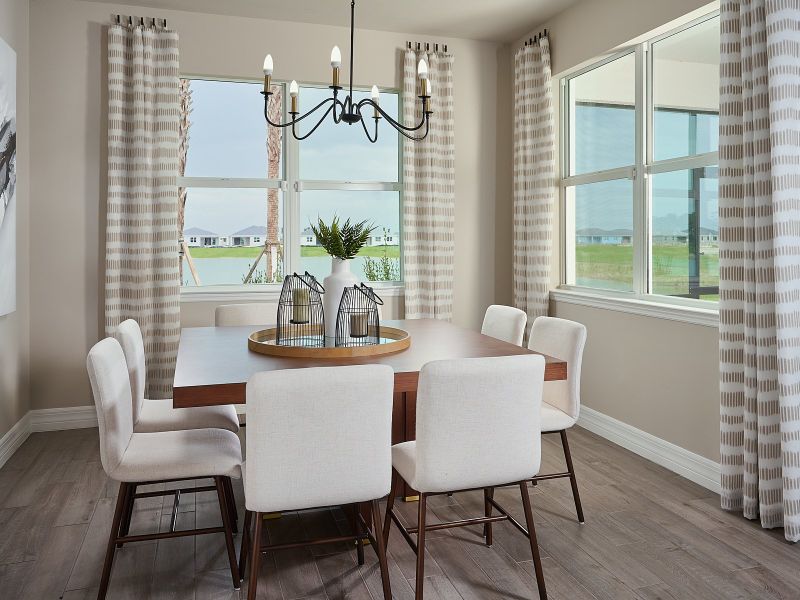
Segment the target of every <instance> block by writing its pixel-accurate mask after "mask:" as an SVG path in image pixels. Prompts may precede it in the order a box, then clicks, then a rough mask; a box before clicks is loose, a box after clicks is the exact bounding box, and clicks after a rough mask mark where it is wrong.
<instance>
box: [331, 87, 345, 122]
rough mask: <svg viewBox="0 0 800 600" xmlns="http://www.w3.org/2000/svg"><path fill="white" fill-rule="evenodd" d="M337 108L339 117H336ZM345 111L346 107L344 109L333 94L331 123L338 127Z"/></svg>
mask: <svg viewBox="0 0 800 600" xmlns="http://www.w3.org/2000/svg"><path fill="white" fill-rule="evenodd" d="M345 100H346V99H345ZM337 106H338V107H339V108H341V112H340V113H339V116H338V117H337V116H336V107H337ZM346 110H347V107H345V105H344V102H342V101H341V100H339V99H338V98H337V97H336V95H335V94H334V96H333V122H334V123H336V124H337V125H338V124H339V123H341V122H342V115H343V114H344V113H345V111H346Z"/></svg>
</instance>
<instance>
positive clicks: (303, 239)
mask: <svg viewBox="0 0 800 600" xmlns="http://www.w3.org/2000/svg"><path fill="white" fill-rule="evenodd" d="M300 245H301V246H319V243H318V242H317V236H315V235H314V230H313V229H311V227H306V228H305V229H303V231H301V232H300Z"/></svg>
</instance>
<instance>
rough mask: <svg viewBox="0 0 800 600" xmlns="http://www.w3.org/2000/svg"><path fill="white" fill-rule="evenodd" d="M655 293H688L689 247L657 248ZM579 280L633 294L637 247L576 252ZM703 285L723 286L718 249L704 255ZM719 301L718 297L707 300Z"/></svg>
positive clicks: (597, 246) (594, 247)
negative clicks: (634, 263) (720, 276)
mask: <svg viewBox="0 0 800 600" xmlns="http://www.w3.org/2000/svg"><path fill="white" fill-rule="evenodd" d="M652 271H653V293H655V294H665V295H674V294H685V293H687V292H688V289H689V288H688V274H689V249H688V247H686V246H653V265H652ZM575 277H576V280H577V283H578V284H579V285H590V286H592V287H605V288H608V289H614V290H630V289H631V287H632V285H633V247H632V246H610V245H604V244H591V245H580V246H577V247H576V248H575ZM700 284H701V285H703V286H718V285H719V256H718V254H717V249H716V248H705V249H703V254H701V255H700ZM704 299H707V300H716V299H717V298H716V296H713V297H712V296H708V297H704Z"/></svg>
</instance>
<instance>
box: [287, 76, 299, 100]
mask: <svg viewBox="0 0 800 600" xmlns="http://www.w3.org/2000/svg"><path fill="white" fill-rule="evenodd" d="M299 93H300V88H299V87H297V82H296V81H295V80H294V79H292V83H290V84H289V95H290V96H291V97H292V98H296V97H297V95H298V94H299Z"/></svg>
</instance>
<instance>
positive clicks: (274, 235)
mask: <svg viewBox="0 0 800 600" xmlns="http://www.w3.org/2000/svg"><path fill="white" fill-rule="evenodd" d="M272 91H273V94H272V96H271V98H270V103H269V107H268V109H267V111H268V113H269V118H270V120H271V121H272V122H273V123H277V122H280V121H282V120H283V118H282V115H281V113H282V112H283V106H282V101H283V98H282V88H281V87H280V86H273V88H272ZM267 132H268V133H267V163H268V164H267V177H268V178H269V179H278V177H280V167H281V147H282V137H283V133H282V132H283V130H282V129H280V128H278V127H268V128H267ZM279 245H280V239H279V228H278V190H276V189H269V190H267V236H266V238H265V240H264V250H265V255H266V260H267V268H266V273H267V280H268V281H272V279H273V277H274V274H273V272H272V257H273V252H277V251H278V246H279Z"/></svg>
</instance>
